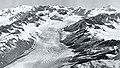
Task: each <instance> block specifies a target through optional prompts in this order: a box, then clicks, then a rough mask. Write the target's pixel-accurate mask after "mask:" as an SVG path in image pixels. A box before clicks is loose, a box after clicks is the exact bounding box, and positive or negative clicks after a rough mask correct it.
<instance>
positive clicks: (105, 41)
mask: <svg viewBox="0 0 120 68" xmlns="http://www.w3.org/2000/svg"><path fill="white" fill-rule="evenodd" d="M119 26H120V12H119V10H118V9H116V8H113V7H112V6H107V7H103V8H100V9H92V10H86V9H83V8H80V7H79V8H67V7H63V6H41V5H37V6H26V5H23V6H19V7H16V8H11V9H3V10H1V11H0V68H3V67H5V68H76V67H78V68H87V67H88V68H94V67H100V68H102V67H105V68H106V67H112V66H113V68H115V67H116V68H117V64H116V63H117V62H118V63H119V45H120V38H119V37H120V30H119V29H120V27H119ZM112 62H114V64H113V65H111V66H110V65H109V64H110V63H112Z"/></svg>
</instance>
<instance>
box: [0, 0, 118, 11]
mask: <svg viewBox="0 0 120 68" xmlns="http://www.w3.org/2000/svg"><path fill="white" fill-rule="evenodd" d="M38 4H40V5H62V6H68V7H69V6H73V7H78V6H81V7H84V8H88V9H92V8H97V7H102V6H107V5H113V6H114V7H117V8H119V9H120V0H0V9H3V8H11V7H16V6H19V5H38Z"/></svg>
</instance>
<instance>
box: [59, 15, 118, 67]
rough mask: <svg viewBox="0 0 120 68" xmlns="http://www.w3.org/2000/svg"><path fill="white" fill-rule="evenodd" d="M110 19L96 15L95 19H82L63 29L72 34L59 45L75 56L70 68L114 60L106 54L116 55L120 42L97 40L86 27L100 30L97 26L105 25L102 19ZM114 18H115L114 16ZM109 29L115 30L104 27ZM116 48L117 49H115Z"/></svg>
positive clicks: (112, 27)
mask: <svg viewBox="0 0 120 68" xmlns="http://www.w3.org/2000/svg"><path fill="white" fill-rule="evenodd" d="M107 17H111V16H108V15H106V14H105V16H104V15H102V16H101V15H100V16H99V15H98V16H96V17H91V18H89V19H83V20H80V21H78V22H76V23H75V24H72V25H70V26H67V27H65V28H64V31H66V32H71V33H72V34H70V35H68V36H67V37H66V38H65V39H64V40H61V43H63V44H65V45H66V46H68V48H70V49H72V51H73V52H74V53H76V54H77V55H75V56H74V57H73V58H72V59H71V61H69V62H70V63H75V64H74V65H73V66H71V68H76V66H77V65H78V64H82V63H86V62H90V61H93V60H100V59H115V58H114V57H112V58H110V57H109V56H107V54H111V55H116V56H117V54H118V53H119V45H120V40H113V39H112V40H104V39H98V38H96V37H94V36H92V35H91V34H90V33H89V31H88V30H87V29H86V27H89V28H92V27H93V28H94V29H101V28H100V27H99V26H95V25H96V24H98V25H105V21H103V20H104V19H106V18H107ZM115 17H116V16H115ZM105 26H107V27H109V28H111V29H115V27H114V26H113V25H105ZM115 47H118V48H115Z"/></svg>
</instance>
